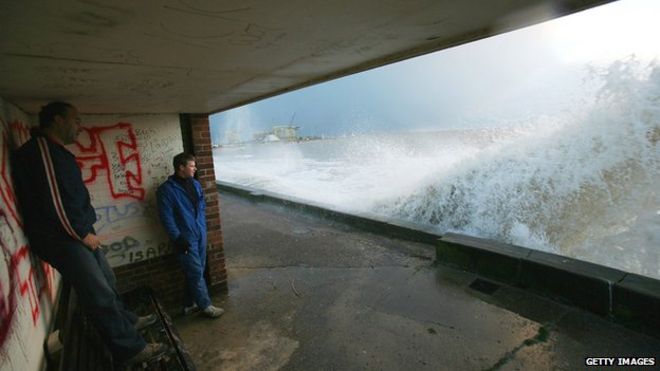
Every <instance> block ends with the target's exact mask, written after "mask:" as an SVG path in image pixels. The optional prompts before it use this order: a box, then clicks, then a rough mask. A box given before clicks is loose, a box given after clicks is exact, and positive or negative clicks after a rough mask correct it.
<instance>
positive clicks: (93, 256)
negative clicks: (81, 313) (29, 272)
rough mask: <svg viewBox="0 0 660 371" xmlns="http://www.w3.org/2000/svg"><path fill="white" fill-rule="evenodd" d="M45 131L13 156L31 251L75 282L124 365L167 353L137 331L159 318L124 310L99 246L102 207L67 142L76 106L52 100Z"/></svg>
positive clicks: (76, 124) (43, 117)
mask: <svg viewBox="0 0 660 371" xmlns="http://www.w3.org/2000/svg"><path fill="white" fill-rule="evenodd" d="M39 129H40V130H39V131H36V132H34V133H33V136H32V138H31V139H30V140H29V141H27V142H26V143H25V144H24V145H22V146H21V147H20V148H19V149H18V150H16V152H15V153H14V156H13V163H12V168H13V171H14V181H15V185H16V194H17V196H18V201H19V207H20V210H21V213H22V216H23V222H24V227H25V233H26V235H27V237H28V240H29V242H30V248H31V249H32V251H33V252H34V253H35V254H36V255H37V256H39V257H40V258H41V259H43V260H44V261H46V262H48V263H49V264H50V265H52V266H53V267H55V269H57V271H58V272H60V274H61V275H62V278H63V279H64V280H65V281H66V282H68V283H69V284H71V285H72V287H73V288H74V290H75V291H76V294H77V295H78V297H79V299H80V301H81V303H82V306H83V308H84V309H85V310H86V312H87V314H88V316H89V319H90V320H91V321H92V323H94V325H95V326H96V328H97V330H98V332H99V334H100V335H101V339H103V341H105V343H106V345H107V346H108V349H109V350H110V352H111V353H112V355H113V358H114V359H115V360H116V361H117V362H118V363H126V364H132V363H137V362H142V361H146V360H149V359H151V358H154V357H156V356H158V355H161V354H163V353H164V352H165V351H166V350H167V347H166V346H165V345H163V344H158V343H150V344H147V343H146V342H145V341H144V339H143V338H142V336H140V334H139V332H138V330H139V329H140V328H142V327H145V326H147V325H149V324H151V323H153V322H155V320H156V317H155V316H154V315H151V316H146V317H139V318H138V317H137V316H136V315H135V314H133V313H131V312H129V311H127V310H125V308H124V306H123V303H122V301H121V299H120V298H119V296H118V295H117V291H116V289H115V276H114V273H113V272H112V269H111V268H110V266H109V265H108V262H107V260H106V259H105V255H104V254H103V252H102V250H101V249H99V246H100V245H101V240H100V239H99V237H98V236H97V235H96V232H95V230H94V226H93V225H94V223H95V222H96V212H95V211H94V208H93V207H92V205H91V202H90V197H89V192H88V191H87V188H86V187H85V184H84V182H83V180H82V174H81V171H80V168H79V167H78V164H77V163H76V158H75V156H74V155H73V154H72V153H71V152H69V151H68V150H67V149H66V148H65V147H64V145H67V144H72V143H73V142H74V141H75V140H76V138H77V136H78V134H79V133H80V131H81V128H80V118H79V117H78V111H77V110H76V108H75V107H73V106H72V105H71V104H68V103H63V102H52V103H50V104H48V105H46V106H44V107H42V109H41V112H39Z"/></svg>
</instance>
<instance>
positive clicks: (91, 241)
mask: <svg viewBox="0 0 660 371" xmlns="http://www.w3.org/2000/svg"><path fill="white" fill-rule="evenodd" d="M82 243H84V244H85V246H87V248H88V249H90V250H92V251H94V250H96V249H98V248H99V246H101V240H100V239H99V237H98V236H97V235H95V234H94V233H89V234H87V236H85V238H83V240H82Z"/></svg>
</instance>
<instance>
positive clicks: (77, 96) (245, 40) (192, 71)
mask: <svg viewBox="0 0 660 371" xmlns="http://www.w3.org/2000/svg"><path fill="white" fill-rule="evenodd" d="M606 2H608V1H607V0H499V1H496V0H288V1H274V0H255V1H233V0H227V1H211V0H153V1H135V0H121V1H101V0H78V1H68V0H67V1H39V0H21V1H12V0H0V56H1V57H0V58H1V59H0V96H1V97H3V98H4V99H5V100H7V101H9V102H12V103H14V104H16V105H18V106H19V107H20V108H22V109H24V110H25V111H27V112H32V113H33V112H37V111H38V109H39V107H40V106H41V105H43V104H44V103H46V102H47V101H49V100H52V99H63V100H67V101H70V102H72V103H74V104H75V105H76V106H78V107H79V109H80V110H81V111H82V112H86V113H119V112H122V113H179V112H190V113H192V112H196V113H210V112H217V111H221V110H224V109H228V108H232V107H236V106H239V105H242V104H245V103H249V102H253V101H256V100H259V99H262V98H265V97H269V96H273V95H277V94H280V93H282V92H286V91H290V90H294V89H297V88H301V87H304V86H309V85H312V84H315V83H319V82H322V81H327V80H330V79H333V78H337V77H340V76H344V75H348V74H351V73H355V72H359V71H363V70H366V69H370V68H373V67H377V66H380V65H384V64H387V63H391V62H394V61H398V60H402V59H405V58H409V57H412V56H416V55H420V54H425V53H428V52H432V51H436V50H440V49H444V48H447V47H451V46H455V45H459V44H462V43H466V42H469V41H473V40H477V39H480V38H483V37H487V36H490V35H494V34H497V33H501V32H505V31H509V30H512V29H516V28H520V27H523V26H527V25H530V24H533V23H537V22H540V21H544V20H547V19H551V18H554V17H557V16H560V15H564V14H568V13H572V12H575V11H579V10H583V9H585V8H588V7H591V6H595V5H599V4H603V3H606Z"/></svg>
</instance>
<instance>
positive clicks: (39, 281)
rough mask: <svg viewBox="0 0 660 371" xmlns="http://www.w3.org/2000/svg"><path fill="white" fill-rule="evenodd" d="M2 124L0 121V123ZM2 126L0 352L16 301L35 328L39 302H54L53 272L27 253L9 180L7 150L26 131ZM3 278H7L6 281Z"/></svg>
mask: <svg viewBox="0 0 660 371" xmlns="http://www.w3.org/2000/svg"><path fill="white" fill-rule="evenodd" d="M0 121H1V120H0ZM0 124H2V136H1V137H0V138H1V139H2V148H1V149H0V249H1V250H0V251H1V254H0V264H2V263H4V264H5V268H6V270H4V271H2V270H0V272H4V273H5V274H6V276H5V277H3V280H2V281H0V348H1V347H2V346H3V345H4V343H5V341H6V339H7V337H8V336H9V333H10V331H11V329H12V322H13V319H14V316H15V314H16V312H17V311H16V309H17V306H18V300H19V297H20V298H27V302H28V304H29V306H30V314H31V318H32V323H33V325H34V326H36V325H37V321H38V319H39V314H40V312H41V309H40V301H41V297H42V296H43V295H48V298H49V299H50V302H53V301H54V300H55V297H54V293H55V288H54V279H55V271H54V270H53V268H52V267H51V266H50V265H48V264H46V263H44V262H41V261H40V260H39V259H37V258H36V257H33V256H32V255H31V254H30V253H29V249H28V246H27V245H25V243H24V242H23V241H25V238H24V236H23V231H22V223H21V218H20V215H19V214H18V211H17V210H18V209H17V207H16V196H15V193H14V187H13V184H12V179H11V174H10V173H11V171H10V164H9V147H10V145H12V146H18V145H21V144H23V143H24V142H25V141H27V140H28V139H29V137H30V134H29V131H28V130H27V127H26V126H25V125H23V124H22V123H20V122H18V121H15V122H13V123H12V124H11V125H10V126H9V127H7V126H6V125H5V122H4V121H2V122H0ZM5 278H8V279H7V280H5Z"/></svg>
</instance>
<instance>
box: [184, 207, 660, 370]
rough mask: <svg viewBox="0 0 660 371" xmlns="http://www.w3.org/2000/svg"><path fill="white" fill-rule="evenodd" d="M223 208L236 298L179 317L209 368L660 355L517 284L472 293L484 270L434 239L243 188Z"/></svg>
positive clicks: (450, 366) (648, 343) (578, 363)
mask: <svg viewBox="0 0 660 371" xmlns="http://www.w3.org/2000/svg"><path fill="white" fill-rule="evenodd" d="M221 212H222V223H223V234H224V241H225V254H226V264H227V270H228V277H229V278H228V281H229V293H228V295H227V296H226V297H218V298H215V299H214V301H215V303H216V304H218V305H220V306H222V307H223V308H224V309H225V310H226V311H227V312H226V313H225V315H223V316H222V317H221V318H220V319H218V320H210V319H206V318H202V317H200V316H192V317H185V318H178V319H177V320H176V321H175V325H176V326H177V329H178V330H179V332H180V335H181V337H182V338H183V340H184V342H185V344H186V346H187V347H188V349H189V350H190V353H191V355H192V357H193V359H194V361H195V363H196V365H197V367H198V369H199V370H575V369H585V368H586V367H585V357H616V356H636V357H656V364H657V363H658V362H659V361H660V358H659V357H660V340H658V339H655V338H651V337H648V336H645V335H641V334H638V333H635V332H633V331H630V330H628V329H626V328H624V327H621V326H619V325H616V324H614V323H611V322H609V321H607V320H605V319H603V318H601V317H598V316H596V315H593V314H591V313H588V312H585V311H582V310H579V309H576V308H573V307H569V306H565V305H562V304H559V303H556V302H553V301H550V300H548V299H545V298H542V297H539V296H536V295H534V294H531V293H528V292H525V291H523V290H520V289H516V288H512V287H507V286H499V287H490V289H494V292H492V293H485V292H482V291H487V290H482V291H480V290H477V289H473V288H471V287H470V285H471V284H472V283H473V281H474V280H475V279H476V277H475V276H474V275H473V274H470V273H465V272H461V271H457V270H453V269H450V268H446V267H442V266H435V265H434V264H433V258H434V250H433V248H432V246H428V245H423V244H419V243H412V242H407V241H400V240H394V239H390V238H386V237H382V236H379V235H375V234H371V233H368V232H364V231H360V230H355V229H352V228H351V227H349V226H346V225H343V224H340V223H333V222H329V221H325V220H322V219H319V218H318V217H316V216H313V215H308V214H303V213H300V212H296V211H291V210H288V209H285V208H283V207H281V206H275V205H268V204H255V203H253V202H251V201H247V200H244V199H241V198H238V197H237V196H233V195H230V194H221ZM473 286H474V285H473ZM488 288H489V287H486V289H488ZM608 369H616V368H608ZM627 369H630V368H627ZM646 369H649V368H646Z"/></svg>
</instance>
